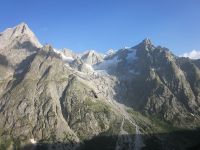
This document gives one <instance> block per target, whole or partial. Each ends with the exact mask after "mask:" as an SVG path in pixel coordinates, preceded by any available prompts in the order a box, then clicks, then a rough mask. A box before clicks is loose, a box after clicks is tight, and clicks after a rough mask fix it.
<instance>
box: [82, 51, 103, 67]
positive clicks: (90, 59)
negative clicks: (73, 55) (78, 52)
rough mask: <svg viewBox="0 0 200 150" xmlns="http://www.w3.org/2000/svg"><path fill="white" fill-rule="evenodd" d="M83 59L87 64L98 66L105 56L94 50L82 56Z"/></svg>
mask: <svg viewBox="0 0 200 150" xmlns="http://www.w3.org/2000/svg"><path fill="white" fill-rule="evenodd" d="M81 59H82V60H83V61H84V62H85V63H87V64H91V65H93V64H96V63H99V62H101V61H102V60H103V56H102V55H101V54H99V53H97V52H95V51H94V50H90V51H88V52H87V53H85V54H84V55H82V57H81Z"/></svg>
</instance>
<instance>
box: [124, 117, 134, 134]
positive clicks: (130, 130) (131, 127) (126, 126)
mask: <svg viewBox="0 0 200 150" xmlns="http://www.w3.org/2000/svg"><path fill="white" fill-rule="evenodd" d="M123 128H124V130H125V131H126V132H128V133H129V134H133V135H134V134H135V133H136V132H135V126H134V125H132V124H131V123H130V122H129V121H128V120H125V121H124V126H123Z"/></svg>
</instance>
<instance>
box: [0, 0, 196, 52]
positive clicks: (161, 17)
mask: <svg viewBox="0 0 200 150" xmlns="http://www.w3.org/2000/svg"><path fill="white" fill-rule="evenodd" d="M0 6H1V9H0V31H3V30H4V29H5V28H7V27H12V26H15V25H17V24H19V23H20V22H26V23H27V24H28V25H29V27H30V28H31V29H32V30H33V31H34V32H35V34H36V35H37V37H38V39H39V40H40V42H41V43H43V44H44V43H50V44H52V45H53V46H54V47H56V48H64V47H66V48H70V49H72V50H74V51H77V52H80V51H84V50H88V49H95V50H97V51H101V52H105V51H107V50H108V49H110V48H113V49H119V48H122V47H124V46H129V47H131V46H134V45H136V44H138V43H139V42H140V41H141V40H143V39H144V38H146V37H148V38H150V39H151V40H152V41H153V43H154V44H155V45H162V46H165V47H168V48H170V49H171V50H172V51H173V52H174V53H175V54H177V55H180V54H182V53H184V52H188V51H191V50H193V49H196V50H200V0H1V1H0Z"/></svg>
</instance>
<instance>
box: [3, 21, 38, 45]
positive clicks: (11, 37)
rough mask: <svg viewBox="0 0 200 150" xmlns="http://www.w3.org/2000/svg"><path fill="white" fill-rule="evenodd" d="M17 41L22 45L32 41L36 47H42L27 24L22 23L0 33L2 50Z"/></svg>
mask: <svg viewBox="0 0 200 150" xmlns="http://www.w3.org/2000/svg"><path fill="white" fill-rule="evenodd" d="M16 41H18V42H20V43H22V42H26V41H30V42H31V43H32V44H33V45H34V46H36V47H38V48H39V47H42V45H41V44H40V43H39V41H38V39H37V38H36V36H35V34H34V33H33V32H32V31H31V30H30V28H29V27H28V25H27V24H25V23H20V24H19V25H17V26H15V27H13V28H8V29H6V30H5V31H3V32H1V33H0V48H4V47H6V46H8V45H10V44H12V43H13V42H16Z"/></svg>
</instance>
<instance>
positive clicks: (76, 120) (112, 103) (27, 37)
mask: <svg viewBox="0 0 200 150" xmlns="http://www.w3.org/2000/svg"><path fill="white" fill-rule="evenodd" d="M0 119H1V121H0V150H1V149H2V150H3V149H60V150H65V149H69V150H71V149H86V150H89V149H91V150H95V149H101V150H104V149H105V150H112V149H115V150H133V149H134V150H149V149H152V150H156V149H163V150H171V149H174V150H176V149H177V150H179V149H180V150H184V149H198V148H200V146H199V142H200V141H199V139H200V132H199V130H198V128H199V127H200V60H198V59H197V60H191V59H189V58H184V57H177V56H175V55H174V54H172V52H170V50H169V49H167V48H165V47H161V46H155V45H153V44H152V42H151V41H150V39H145V40H143V41H142V42H141V43H139V44H138V45H136V46H133V47H131V48H124V49H120V50H118V51H109V53H107V54H106V55H103V54H100V53H98V52H96V51H87V52H84V53H83V54H81V55H80V54H76V53H74V52H73V51H71V50H69V49H61V50H57V49H55V48H53V47H52V46H50V45H42V44H40V42H39V41H38V40H37V38H36V36H35V35H34V33H33V32H32V31H31V30H30V29H29V27H28V25H27V24H25V23H21V24H19V25H18V26H16V27H13V28H8V29H6V30H5V31H4V32H1V33H0Z"/></svg>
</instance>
